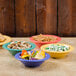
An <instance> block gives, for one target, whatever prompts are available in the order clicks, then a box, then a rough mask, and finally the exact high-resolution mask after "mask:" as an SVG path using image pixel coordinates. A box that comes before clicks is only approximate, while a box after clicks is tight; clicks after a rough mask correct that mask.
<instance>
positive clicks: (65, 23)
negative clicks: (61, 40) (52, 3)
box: [58, 0, 76, 36]
mask: <svg viewBox="0 0 76 76" xmlns="http://www.w3.org/2000/svg"><path fill="white" fill-rule="evenodd" d="M75 28H76V26H75ZM74 32H75V35H76V31H73V24H72V0H58V34H59V35H60V36H72V34H73V33H74Z"/></svg>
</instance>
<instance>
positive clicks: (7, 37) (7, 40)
mask: <svg viewBox="0 0 76 76" xmlns="http://www.w3.org/2000/svg"><path fill="white" fill-rule="evenodd" d="M3 37H5V38H6V40H5V41H3V42H1V43H0V46H1V45H4V44H6V43H8V42H11V41H12V39H11V37H10V36H7V35H3Z"/></svg>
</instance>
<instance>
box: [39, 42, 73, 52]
mask: <svg viewBox="0 0 76 76" xmlns="http://www.w3.org/2000/svg"><path fill="white" fill-rule="evenodd" d="M55 44H60V45H68V44H63V43H55ZM49 45H50V44H45V45H42V46H41V47H40V48H41V50H44V51H45V52H48V53H68V52H71V51H73V49H74V47H73V46H71V45H68V46H69V47H70V49H69V50H68V51H61V52H59V51H49V50H46V49H45V48H46V47H48V46H49Z"/></svg>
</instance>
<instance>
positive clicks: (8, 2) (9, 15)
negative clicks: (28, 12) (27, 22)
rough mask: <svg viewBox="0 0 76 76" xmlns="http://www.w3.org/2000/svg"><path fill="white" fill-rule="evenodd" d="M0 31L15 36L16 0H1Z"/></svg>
mask: <svg viewBox="0 0 76 76" xmlns="http://www.w3.org/2000/svg"><path fill="white" fill-rule="evenodd" d="M0 32H1V33H3V34H6V35H10V36H14V34H15V25H14V0H0Z"/></svg>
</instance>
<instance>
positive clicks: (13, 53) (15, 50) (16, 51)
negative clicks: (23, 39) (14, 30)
mask: <svg viewBox="0 0 76 76" xmlns="http://www.w3.org/2000/svg"><path fill="white" fill-rule="evenodd" d="M10 43H11V42H9V43H6V44H4V45H3V46H2V47H3V48H4V49H6V50H8V51H9V52H10V53H11V54H12V55H13V56H14V55H15V54H16V53H19V52H21V51H22V50H27V51H31V50H32V49H34V48H35V47H36V45H35V44H34V43H31V42H27V43H29V44H30V45H31V48H28V49H10V48H8V47H7V46H8V45H9V44H10Z"/></svg>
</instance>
